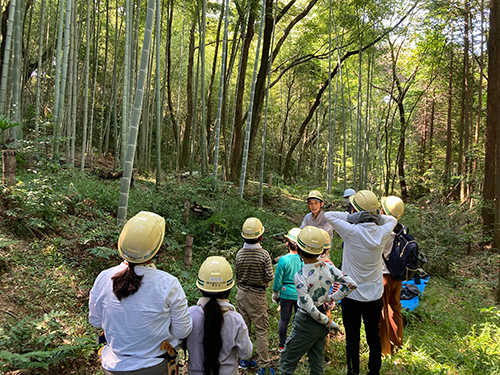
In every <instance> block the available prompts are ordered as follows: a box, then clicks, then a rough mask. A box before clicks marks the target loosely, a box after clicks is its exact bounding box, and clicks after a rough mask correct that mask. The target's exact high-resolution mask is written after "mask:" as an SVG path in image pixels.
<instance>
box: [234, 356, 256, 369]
mask: <svg viewBox="0 0 500 375" xmlns="http://www.w3.org/2000/svg"><path fill="white" fill-rule="evenodd" d="M255 366H257V362H255V361H254V360H253V359H251V358H250V360H248V361H247V360H246V359H242V360H241V361H240V364H239V366H238V367H239V368H242V369H248V368H254V367H255Z"/></svg>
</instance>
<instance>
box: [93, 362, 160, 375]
mask: <svg viewBox="0 0 500 375" xmlns="http://www.w3.org/2000/svg"><path fill="white" fill-rule="evenodd" d="M102 371H103V372H104V375H167V362H166V360H163V362H161V363H159V364H157V365H156V366H152V367H146V368H141V369H140V370H134V371H108V370H105V369H102Z"/></svg>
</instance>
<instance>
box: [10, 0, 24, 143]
mask: <svg viewBox="0 0 500 375" xmlns="http://www.w3.org/2000/svg"><path fill="white" fill-rule="evenodd" d="M23 8H24V1H22V0H18V1H17V2H16V14H15V16H14V57H13V60H12V68H13V69H12V108H11V112H12V115H11V116H12V117H11V118H12V121H13V122H17V123H18V124H19V126H16V127H14V128H11V129H9V132H10V134H11V139H14V147H15V148H18V147H19V143H18V142H19V141H20V140H22V137H23V136H22V125H21V113H22V112H21V111H22V108H21V105H22V103H21V87H22V84H21V71H22V70H21V55H22V30H23V22H22V19H23V17H22V14H21V12H22V9H23ZM14 67H16V68H14ZM17 67H19V69H17Z"/></svg>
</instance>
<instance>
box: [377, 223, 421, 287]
mask: <svg viewBox="0 0 500 375" xmlns="http://www.w3.org/2000/svg"><path fill="white" fill-rule="evenodd" d="M383 258H384V262H385V265H386V266H387V269H388V270H389V272H390V273H391V276H392V277H393V278H394V279H395V280H403V281H404V280H410V279H411V278H412V277H413V276H414V275H415V273H416V272H417V270H418V269H419V268H420V267H422V265H423V264H424V263H427V259H426V258H425V256H424V255H423V254H420V252H419V251H418V243H417V241H415V239H414V238H413V236H411V235H409V234H408V233H406V227H402V229H401V230H400V231H399V232H398V233H396V237H395V238H394V244H393V245H392V250H391V252H390V254H389V257H388V258H385V257H383Z"/></svg>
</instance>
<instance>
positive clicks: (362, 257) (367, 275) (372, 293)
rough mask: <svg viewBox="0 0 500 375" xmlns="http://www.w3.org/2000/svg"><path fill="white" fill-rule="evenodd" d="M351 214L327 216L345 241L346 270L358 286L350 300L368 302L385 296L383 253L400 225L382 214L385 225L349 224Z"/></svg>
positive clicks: (344, 264) (343, 262)
mask: <svg viewBox="0 0 500 375" xmlns="http://www.w3.org/2000/svg"><path fill="white" fill-rule="evenodd" d="M348 215H349V214H348V213H347V212H337V211H330V212H326V213H325V216H326V218H327V219H328V221H329V222H330V223H331V224H332V226H333V228H334V229H335V231H336V232H337V233H338V234H339V236H340V237H341V238H342V240H343V241H344V252H343V256H342V271H343V272H345V273H346V274H348V275H349V276H350V277H352V279H353V280H354V281H355V282H356V284H358V288H357V289H356V290H355V291H354V292H352V293H351V294H350V295H349V298H351V299H354V300H357V301H362V302H368V301H375V300H377V299H379V298H380V297H382V294H383V292H384V282H383V277H382V262H383V259H382V252H383V251H384V248H385V245H386V243H387V241H388V240H389V238H390V237H391V232H392V230H393V229H394V227H395V226H396V224H397V220H396V219H395V218H394V217H392V216H386V215H382V218H383V219H384V224H382V225H377V224H375V223H359V224H351V223H349V222H348V221H347V216H348Z"/></svg>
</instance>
